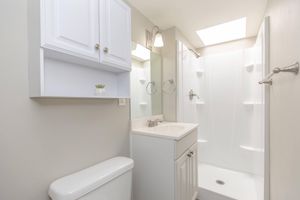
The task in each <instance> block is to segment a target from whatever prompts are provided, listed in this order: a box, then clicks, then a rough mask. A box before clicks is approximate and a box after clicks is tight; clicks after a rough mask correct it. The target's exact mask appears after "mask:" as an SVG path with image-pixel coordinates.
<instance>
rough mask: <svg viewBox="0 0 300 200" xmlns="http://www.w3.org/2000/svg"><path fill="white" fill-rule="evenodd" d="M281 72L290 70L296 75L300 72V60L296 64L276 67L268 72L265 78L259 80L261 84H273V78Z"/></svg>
mask: <svg viewBox="0 0 300 200" xmlns="http://www.w3.org/2000/svg"><path fill="white" fill-rule="evenodd" d="M281 72H290V73H293V74H295V75H297V74H298V73H299V62H296V63H295V64H292V65H289V66H286V67H282V68H279V67H276V68H274V69H273V71H272V72H271V73H270V74H268V75H267V76H266V77H265V78H264V79H263V80H261V81H259V82H258V83H259V84H268V85H272V84H273V80H272V79H271V78H272V77H273V76H274V75H275V74H279V73H281Z"/></svg>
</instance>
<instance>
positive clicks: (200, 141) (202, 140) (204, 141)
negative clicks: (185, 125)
mask: <svg viewBox="0 0 300 200" xmlns="http://www.w3.org/2000/svg"><path fill="white" fill-rule="evenodd" d="M197 142H198V143H208V141H207V140H204V139H198V140H197Z"/></svg>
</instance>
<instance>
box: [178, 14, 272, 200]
mask: <svg viewBox="0 0 300 200" xmlns="http://www.w3.org/2000/svg"><path fill="white" fill-rule="evenodd" d="M267 50H268V19H266V20H265V21H264V23H263V25H262V26H261V29H260V31H259V34H258V36H257V40H256V43H255V45H254V46H253V47H252V48H248V49H243V50H237V51H231V52H225V53H224V52H223V53H218V54H214V55H208V56H201V57H199V58H198V57H196V56H195V54H194V53H193V52H191V51H190V50H189V49H188V48H187V47H186V46H185V45H184V44H183V43H182V42H180V41H178V42H177V59H178V61H177V62H178V65H177V66H178V73H177V74H178V99H177V108H178V109H177V117H178V121H180V122H192V123H198V124H199V128H198V151H199V154H198V155H199V157H198V190H199V196H198V197H199V199H201V200H211V199H213V200H233V199H234V200H267V199H268V141H269V139H268V123H269V122H268V118H269V116H268V113H269V112H268V106H269V100H268V95H267V94H268V91H267V90H268V88H267V87H264V86H262V85H259V84H258V82H259V81H260V80H261V79H263V77H264V76H265V74H267V73H268V52H267Z"/></svg>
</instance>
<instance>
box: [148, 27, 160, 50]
mask: <svg viewBox="0 0 300 200" xmlns="http://www.w3.org/2000/svg"><path fill="white" fill-rule="evenodd" d="M163 46H164V41H163V37H162V34H161V32H160V29H159V27H158V26H154V27H153V29H152V32H150V31H148V30H146V47H147V49H149V50H152V48H153V47H158V48H160V47H163Z"/></svg>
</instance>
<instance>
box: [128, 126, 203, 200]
mask: <svg viewBox="0 0 300 200" xmlns="http://www.w3.org/2000/svg"><path fill="white" fill-rule="evenodd" d="M131 142H132V144H131V148H132V149H131V150H132V158H133V159H134V162H135V167H134V170H133V200H153V199H155V200H195V199H196V197H197V178H198V177H197V129H196V128H195V129H193V130H191V131H190V132H188V133H187V134H186V135H185V136H184V137H182V138H180V139H175V138H167V137H160V135H157V136H155V135H154V134H151V135H147V134H145V133H142V134H141V133H140V132H139V131H135V130H133V131H132V141H131Z"/></svg>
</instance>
